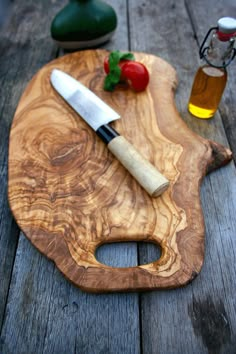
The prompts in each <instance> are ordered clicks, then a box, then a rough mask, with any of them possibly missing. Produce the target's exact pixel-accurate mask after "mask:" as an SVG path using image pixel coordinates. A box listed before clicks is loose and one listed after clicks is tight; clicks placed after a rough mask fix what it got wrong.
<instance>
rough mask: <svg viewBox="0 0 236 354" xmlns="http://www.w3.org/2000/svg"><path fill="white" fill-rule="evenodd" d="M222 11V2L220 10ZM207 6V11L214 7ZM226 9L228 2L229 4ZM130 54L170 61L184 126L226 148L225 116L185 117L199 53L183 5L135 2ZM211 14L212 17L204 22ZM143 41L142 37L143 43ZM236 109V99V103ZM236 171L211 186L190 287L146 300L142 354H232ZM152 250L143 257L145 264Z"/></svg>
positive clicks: (214, 178)
mask: <svg viewBox="0 0 236 354" xmlns="http://www.w3.org/2000/svg"><path fill="white" fill-rule="evenodd" d="M218 3H220V4H221V7H222V6H223V1H220V2H218ZM191 4H192V5H193V4H194V7H195V11H196V9H198V13H197V14H196V16H195V17H196V21H198V23H199V21H202V19H203V18H205V19H208V20H210V19H211V10H212V8H215V5H214V6H213V2H212V8H211V7H210V6H209V5H211V4H210V3H209V2H204V3H203V1H202V2H199V1H198V2H194V1H192V2H191ZM208 6H209V7H208ZM224 6H225V2H224ZM129 14H130V17H129V18H130V27H131V35H130V38H131V49H132V50H142V51H147V52H151V53H153V54H156V55H159V56H161V57H163V58H165V59H167V60H168V61H169V62H170V63H171V64H172V65H173V66H175V68H176V70H177V73H178V76H179V80H180V82H179V86H178V89H177V95H176V105H177V108H178V110H179V111H180V113H181V115H182V117H183V119H184V120H185V122H186V123H187V124H188V125H189V126H190V127H191V128H192V129H193V130H194V131H196V132H197V133H199V134H200V135H202V136H204V137H207V138H210V139H214V140H217V141H218V142H221V143H224V144H227V138H226V135H225V133H224V129H223V124H222V120H221V116H220V114H219V113H217V114H216V116H215V118H214V119H213V120H211V121H201V120H198V119H196V118H194V117H192V116H191V115H190V114H189V113H188V111H187V103H188V98H189V94H190V89H191V85H192V80H193V77H194V73H195V71H196V69H197V67H198V63H199V61H198V47H197V44H196V42H195V41H194V32H193V29H192V26H191V21H190V19H189V14H188V12H187V11H186V9H185V6H184V2H183V1H179V2H175V3H173V2H171V1H167V2H161V1H156V2H155V3H154V2H153V1H146V2H145V3H144V2H143V1H134V0H132V1H130V7H129ZM206 14H207V16H206ZM137 34H138V36H137ZM234 102H235V99H234ZM235 182H236V180H235V168H234V165H233V163H231V165H229V166H227V167H225V168H223V169H222V170H221V171H217V172H214V173H212V174H211V175H209V176H208V177H207V178H205V180H204V182H203V185H202V188H201V191H202V206H203V211H204V216H205V226H206V241H205V263H204V266H203V269H202V272H201V274H200V275H199V276H198V277H197V278H196V279H195V280H194V281H193V283H191V284H190V285H188V286H187V287H185V288H183V289H180V290H174V291H164V292H161V293H157V292H156V293H151V294H143V295H142V299H141V306H142V326H141V328H142V342H143V346H142V350H143V353H149V354H150V353H164V354H165V353H168V354H169V353H175V354H176V353H190V352H191V353H207V352H212V353H219V352H222V353H233V352H234V350H235V344H236V343H235V338H236V335H235V334H236V333H235V331H236V321H235V319H236V316H235V300H234V299H235V296H234V293H235V281H234V278H235V251H234V250H235V246H236V239H235V233H236V227H235V225H236V219H235V214H236V213H235V211H236V209H235V207H236V205H235V200H236V195H235ZM146 254H147V250H146V248H145V247H142V248H141V249H140V261H141V262H142V260H144V259H145V256H146Z"/></svg>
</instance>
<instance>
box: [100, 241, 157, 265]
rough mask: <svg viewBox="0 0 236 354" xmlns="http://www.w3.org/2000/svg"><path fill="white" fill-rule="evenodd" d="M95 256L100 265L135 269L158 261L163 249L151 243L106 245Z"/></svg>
mask: <svg viewBox="0 0 236 354" xmlns="http://www.w3.org/2000/svg"><path fill="white" fill-rule="evenodd" d="M95 256H96V259H97V260H98V261H99V262H100V263H103V264H106V265H108V266H111V267H119V268H126V267H135V266H137V265H144V264H148V263H151V262H155V261H157V260H158V259H159V258H160V257H161V248H160V247H158V245H156V244H154V243H151V242H116V243H106V244H103V245H101V246H99V247H98V248H97V250H96V254H95ZM138 260H140V261H138Z"/></svg>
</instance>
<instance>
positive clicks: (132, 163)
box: [107, 135, 169, 197]
mask: <svg viewBox="0 0 236 354" xmlns="http://www.w3.org/2000/svg"><path fill="white" fill-rule="evenodd" d="M107 147H108V149H109V150H110V151H111V152H112V154H113V155H114V156H115V157H116V158H117V159H118V160H119V161H120V162H121V163H122V165H123V166H124V167H125V168H126V169H127V170H128V171H129V172H130V174H131V175H132V176H133V177H134V178H135V179H136V180H137V181H138V182H139V184H140V185H141V186H142V187H143V188H144V189H145V190H146V191H147V192H148V194H149V195H150V196H151V197H158V196H159V195H160V194H162V193H163V192H164V191H165V190H166V189H167V188H168V186H169V181H168V180H167V179H166V177H164V176H163V175H162V174H161V173H160V172H159V171H158V170H157V169H156V167H154V166H153V165H152V164H151V163H150V162H149V161H147V160H146V159H145V158H144V157H143V156H141V155H140V153H139V152H138V151H137V150H136V149H135V148H134V146H133V145H132V144H130V143H129V142H128V141H127V140H126V139H125V138H124V137H123V136H121V135H118V136H116V137H114V138H113V139H112V140H111V141H110V142H109V143H108V145H107Z"/></svg>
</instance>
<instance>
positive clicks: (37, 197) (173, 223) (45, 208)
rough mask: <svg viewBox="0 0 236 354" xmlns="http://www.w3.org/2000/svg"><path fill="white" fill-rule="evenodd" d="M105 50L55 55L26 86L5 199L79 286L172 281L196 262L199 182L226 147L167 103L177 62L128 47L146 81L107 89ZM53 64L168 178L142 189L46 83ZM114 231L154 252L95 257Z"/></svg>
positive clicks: (192, 270)
mask: <svg viewBox="0 0 236 354" xmlns="http://www.w3.org/2000/svg"><path fill="white" fill-rule="evenodd" d="M106 54H107V52H106V51H104V50H88V51H82V52H76V53H73V54H69V55H66V56H64V57H61V58H59V59H56V60H54V61H52V62H50V63H49V64H47V65H46V66H44V67H43V68H42V69H41V70H40V71H39V72H38V73H37V74H36V75H35V76H34V77H33V79H32V80H31V82H30V83H29V85H28V86H27V88H26V90H25V92H24V94H23V95H22V98H21V100H20V102H19V105H18V108H17V110H16V113H15V116H14V120H13V124H12V128H11V133H10V146H9V202H10V207H11V210H12V212H13V214H14V217H15V219H16V221H17V223H18V225H19V227H20V228H21V229H22V230H23V232H24V233H25V235H26V236H27V238H28V239H29V240H30V241H31V242H32V244H33V245H34V246H35V247H36V248H37V249H38V250H40V251H41V252H42V253H43V254H45V255H46V256H47V257H48V258H50V259H51V260H53V261H54V262H55V263H56V265H57V267H58V268H59V269H60V270H61V272H62V273H63V274H64V275H65V276H66V277H67V278H68V279H69V280H70V281H72V282H73V283H74V284H76V285H78V286H79V287H80V288H81V289H84V290H87V291H93V292H103V291H106V292H111V291H125V290H126V291H130V290H148V289H158V288H174V287H179V286H182V285H184V284H186V283H188V282H190V281H191V280H192V279H194V277H195V276H196V275H197V274H198V273H199V272H200V269H201V267H202V264H203V258H204V219H203V214H202V210H201V204H200V196H199V189H200V183H201V181H202V178H203V176H204V175H205V174H206V173H207V172H209V171H211V170H212V169H214V168H217V167H219V166H221V165H223V164H225V163H227V162H228V161H229V160H230V159H231V152H230V150H228V149H227V148H225V147H223V146H221V145H219V144H217V143H215V142H212V141H208V140H205V139H203V138H202V137H200V136H198V135H196V134H195V133H193V132H192V131H191V130H190V129H188V127H187V126H186V124H185V123H184V122H183V120H182V119H181V117H180V116H179V114H178V112H177V110H176V108H175V104H174V90H175V88H176V85H177V79H176V72H175V70H174V69H173V68H172V67H171V66H170V65H169V64H168V63H167V62H165V61H164V60H162V59H160V58H158V57H156V56H153V55H148V54H144V53H136V54H135V56H136V59H137V60H138V61H141V62H143V63H144V64H145V65H146V66H147V68H148V70H149V72H150V77H151V79H150V84H149V86H148V88H147V90H146V91H145V92H141V93H138V94H137V93H134V92H132V90H131V89H129V88H127V87H125V86H120V87H117V88H116V90H115V91H114V92H113V93H109V92H105V91H104V90H103V80H104V72H103V59H104V57H105V55H106ZM53 68H58V69H61V70H63V71H65V72H67V73H69V74H71V75H72V76H74V77H75V78H77V79H78V80H80V81H81V82H82V83H84V84H85V85H86V86H88V87H89V88H90V89H91V90H92V91H94V92H95V93H96V94H97V95H98V96H100V97H101V98H102V99H103V100H104V101H105V102H107V103H108V104H109V105H110V106H111V107H113V109H114V110H116V111H117V112H119V113H120V114H121V117H122V119H120V120H118V121H115V122H113V123H112V126H113V127H114V128H115V129H117V130H118V131H119V132H120V134H122V135H124V136H125V137H126V138H127V139H128V140H129V141H130V142H131V143H132V144H133V145H134V146H135V147H136V148H137V149H138V150H139V151H140V152H141V154H142V155H144V157H146V158H147V159H148V160H149V161H151V162H152V163H153V164H154V165H155V166H156V167H157V168H158V169H159V170H160V171H161V172H162V173H163V174H164V175H165V176H166V177H167V178H168V179H169V180H170V187H169V188H168V189H167V190H166V191H165V192H164V193H163V194H162V196H160V197H158V198H151V197H150V196H149V195H148V194H147V193H146V192H145V191H144V190H143V189H142V188H141V187H140V186H139V185H138V183H137V182H136V181H135V180H134V179H133V178H132V177H131V175H130V174H129V173H128V172H127V171H126V170H125V169H124V168H123V167H122V165H121V164H120V163H119V162H118V161H117V160H116V159H115V158H114V157H113V156H112V154H111V153H110V152H109V151H108V150H107V148H106V146H105V144H104V143H103V142H102V141H100V140H99V138H98V137H97V136H96V134H95V133H94V132H93V131H92V130H91V129H90V128H89V127H88V126H87V125H86V123H85V122H84V121H83V120H82V119H81V118H80V117H79V116H78V115H77V114H76V113H75V112H74V111H73V110H72V109H71V108H70V107H69V106H67V104H66V103H65V102H64V101H63V99H62V98H61V97H59V95H58V94H57V93H56V92H55V91H54V90H53V89H52V87H51V84H50V80H49V78H50V73H51V71H52V69H53ZM119 241H146V242H153V243H155V244H157V245H159V247H160V248H161V252H162V253H161V257H160V259H159V260H157V261H155V262H153V263H150V264H146V265H140V266H136V267H130V268H113V267H110V266H107V265H104V264H101V263H99V262H98V261H97V260H96V258H95V250H96V248H97V247H98V246H100V245H101V244H104V243H108V242H109V243H110V242H119Z"/></svg>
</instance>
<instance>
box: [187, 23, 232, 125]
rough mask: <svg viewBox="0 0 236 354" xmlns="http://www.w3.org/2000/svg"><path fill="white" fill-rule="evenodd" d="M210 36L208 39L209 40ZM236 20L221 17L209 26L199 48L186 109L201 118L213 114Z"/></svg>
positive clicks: (220, 92)
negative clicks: (215, 23)
mask: <svg viewBox="0 0 236 354" xmlns="http://www.w3.org/2000/svg"><path fill="white" fill-rule="evenodd" d="M209 37H210V40H209ZM235 38H236V19H233V18H229V17H223V18H221V19H219V20H218V26H217V27H213V28H210V30H209V31H208V33H207V35H206V37H205V39H204V41H203V43H202V45H201V47H200V58H201V59H202V65H201V66H200V67H199V69H198V70H197V73H196V75H195V78H194V82H193V86H192V90H191V94H190V98H189V103H188V110H189V112H190V113H191V114H192V115H194V116H196V117H198V118H203V119H208V118H211V117H213V116H214V114H215V112H216V110H217V108H218V106H219V103H220V100H221V97H222V94H223V92H224V89H225V86H226V82H227V71H226V67H227V66H228V65H229V64H230V63H231V61H232V60H233V58H234V57H235V54H236V49H235Z"/></svg>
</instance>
